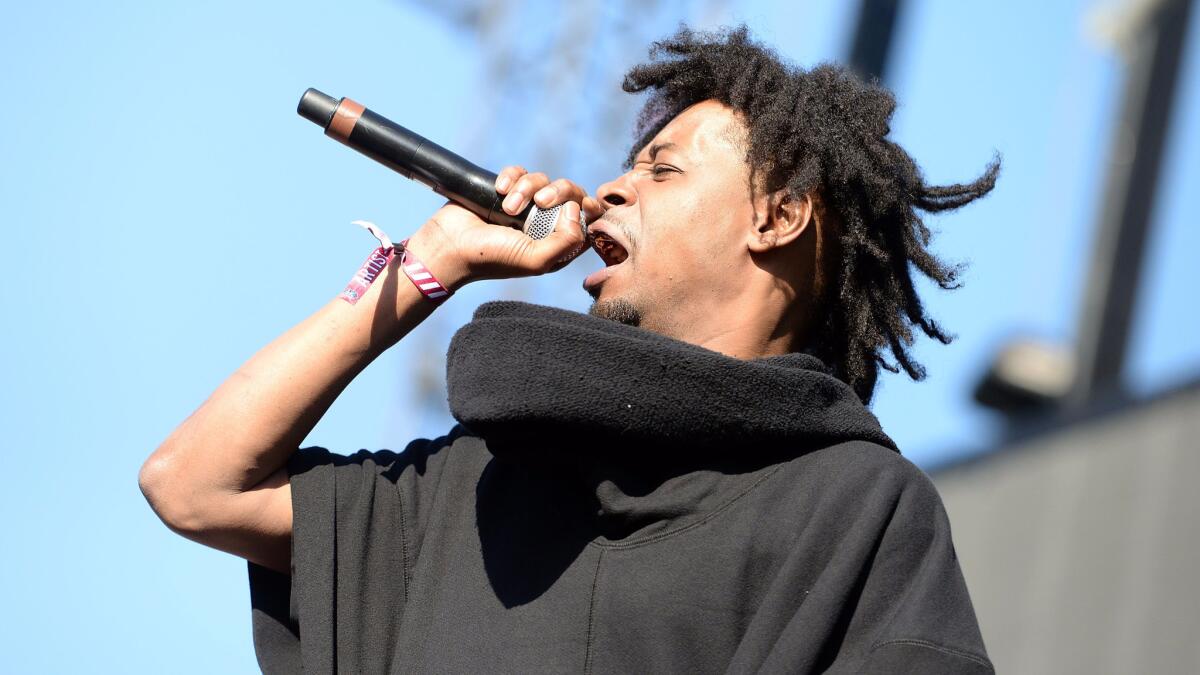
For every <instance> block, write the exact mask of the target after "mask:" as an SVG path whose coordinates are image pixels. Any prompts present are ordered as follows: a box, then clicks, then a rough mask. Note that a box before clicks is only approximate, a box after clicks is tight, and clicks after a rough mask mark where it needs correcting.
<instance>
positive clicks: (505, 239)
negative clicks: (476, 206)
mask: <svg viewBox="0 0 1200 675" xmlns="http://www.w3.org/2000/svg"><path fill="white" fill-rule="evenodd" d="M500 175H501V180H503V178H504V177H505V176H507V177H508V178H509V179H510V180H512V181H513V185H512V187H511V188H509V189H502V190H501V192H504V193H509V192H510V191H511V192H518V191H519V192H521V193H522V194H523V197H524V199H529V198H530V197H531V196H533V195H534V193H535V192H536V191H538V190H539V189H540V188H544V187H546V186H547V184H549V181H548V180H547V179H546V177H545V176H544V175H542V174H526V173H525V171H524V170H523V169H520V168H518V167H509V168H507V169H505V170H504V171H503V172H501V174H500ZM553 185H554V186H556V187H557V188H558V189H557V190H548V191H546V192H541V193H539V194H538V198H537V202H538V204H539V205H542V206H549V205H552V204H560V203H564V202H568V201H569V202H572V203H571V204H568V205H567V206H565V207H564V208H563V211H562V214H561V215H560V217H559V222H558V223H557V225H556V228H555V231H554V233H552V234H551V235H550V236H549V237H547V238H546V239H544V240H541V241H537V242H535V241H534V240H532V239H529V238H528V237H526V236H525V235H524V234H522V233H520V232H518V231H516V230H510V229H508V228H503V227H497V226H495V225H490V224H487V223H484V222H483V221H481V220H479V219H478V218H476V217H475V216H474V215H473V214H471V213H470V212H468V211H466V210H465V209H462V208H460V207H458V206H454V205H447V206H444V207H442V209H441V210H439V211H438V212H437V213H436V214H435V215H434V216H433V218H431V219H430V220H429V221H428V222H426V223H425V224H424V225H423V226H422V227H421V228H420V229H419V230H418V231H417V232H416V234H414V235H413V236H412V238H411V239H410V241H409V247H410V248H411V250H412V251H413V253H414V254H415V255H417V256H418V257H419V258H420V259H421V260H422V262H424V263H425V265H426V266H427V267H428V268H429V269H430V270H431V271H433V272H434V274H435V275H436V276H437V277H438V279H439V280H441V281H442V283H443V284H445V285H446V286H447V287H449V288H451V290H454V289H457V288H458V287H461V286H462V285H464V284H466V283H468V282H470V281H473V280H476V279H482V278H501V277H515V276H526V275H531V274H541V273H545V272H548V271H553V270H555V269H558V268H559V267H561V266H562V265H564V264H565V263H566V262H567V261H569V260H570V259H572V258H574V257H575V256H577V255H578V254H579V253H580V252H582V251H583V250H584V246H585V244H584V240H583V235H582V233H581V231H580V230H581V228H580V227H579V224H578V220H579V206H578V204H579V203H581V202H584V200H585V194H584V192H583V190H582V189H580V188H578V187H577V186H575V185H573V184H571V183H568V182H566V181H562V180H560V181H556V182H555V183H554V184H553ZM510 196H511V195H510ZM586 201H587V203H588V207H589V210H592V208H594V207H595V201H594V200H592V199H590V198H587V199H586ZM523 206H524V204H523V203H519V204H515V205H512V206H511V208H510V206H509V205H508V204H506V206H505V208H506V210H507V211H509V212H510V213H515V212H518V211H519V210H520V209H521V208H523ZM572 219H573V220H574V222H569V221H570V220H572ZM433 308H434V305H433V304H432V303H430V302H429V301H428V300H426V299H425V298H424V297H423V296H422V295H421V294H420V293H419V292H418V291H417V289H416V287H415V286H413V284H412V283H411V282H410V281H409V280H408V278H407V277H405V275H404V272H403V271H402V270H400V269H399V261H398V260H393V262H392V264H391V265H389V266H388V268H387V269H386V270H384V272H383V273H381V275H380V276H379V278H377V279H376V281H375V283H374V284H373V285H372V286H371V287H370V289H369V290H368V291H367V293H366V294H365V295H364V296H363V297H362V298H361V299H360V300H359V301H358V303H357V304H355V305H350V304H349V303H346V302H343V301H342V300H339V299H334V300H332V301H330V302H329V303H328V304H326V305H325V306H324V307H322V308H321V309H320V310H318V311H317V312H316V313H315V314H313V315H312V316H310V317H308V318H307V319H305V320H304V321H302V322H301V323H300V324H298V325H296V326H295V327H293V328H291V329H290V330H288V331H287V332H286V333H284V334H283V335H282V336H280V337H279V338H277V339H276V340H275V341H273V342H272V343H270V344H269V345H267V346H266V347H264V348H263V349H262V350H260V351H259V352H258V353H257V354H255V355H254V356H253V357H251V359H250V360H249V361H247V362H246V363H245V364H244V365H242V366H241V367H240V368H239V369H238V370H237V371H236V372H235V373H234V374H233V375H232V376H230V377H229V379H227V380H226V381H225V382H224V383H223V384H221V386H220V387H219V388H218V389H217V390H216V391H215V392H214V393H213V394H212V395H211V396H210V397H209V398H208V400H206V401H205V402H204V403H203V404H202V405H201V406H200V408H199V409H197V410H196V411H195V412H194V413H192V415H191V416H190V417H188V418H187V419H186V420H184V422H183V423H182V424H180V425H179V427H178V428H176V429H175V431H174V432H172V433H171V435H170V436H169V437H168V438H167V440H166V441H164V442H163V443H162V445H161V446H159V448H158V449H157V450H155V451H154V453H153V454H152V455H151V456H150V458H149V459H147V460H146V462H145V464H144V465H143V466H142V470H141V473H140V474H139V477H138V482H139V485H140V486H141V488H142V492H143V493H144V494H145V495H146V498H147V500H148V501H149V502H150V505H151V507H153V509H154V511H155V513H157V514H158V516H159V517H160V518H161V519H162V520H163V522H164V523H166V524H167V525H168V526H169V527H170V528H171V529H173V530H175V531H176V532H178V533H180V534H182V535H183V536H185V537H188V538H190V539H193V540H195V541H198V542H200V543H203V544H206V545H208V546H212V547H214V548H218V549H221V550H223V551H228V552H230V553H233V554H235V555H237V556H240V557H243V558H246V559H248V560H251V561H253V562H256V563H259V564H261V565H264V566H266V567H269V568H272V569H275V570H278V571H282V572H287V571H288V569H289V567H290V555H291V553H290V548H291V546H290V542H291V533H292V502H291V491H290V486H289V483H288V475H287V470H286V468H285V467H286V463H287V460H288V457H290V456H291V454H292V453H293V452H294V451H295V450H296V448H297V447H298V446H299V444H300V443H301V441H303V439H304V438H305V437H306V436H307V435H308V433H309V432H310V431H311V430H312V428H313V427H314V426H315V425H316V423H317V421H318V420H320V419H321V416H322V415H324V414H325V411H326V410H328V409H329V406H330V405H332V403H333V401H334V399H336V398H337V397H338V395H339V394H340V393H341V392H342V390H343V389H345V387H346V385H348V384H349V383H350V381H351V380H353V379H354V377H355V376H356V375H358V373H359V372H360V371H361V370H362V369H363V368H365V367H366V366H367V364H369V363H371V361H373V360H374V359H375V358H376V357H377V356H379V355H380V354H382V353H383V352H384V351H385V350H386V349H387V348H388V347H391V346H392V345H393V344H395V343H396V342H398V341H399V340H400V339H401V338H403V337H404V336H405V335H407V334H408V332H409V331H411V330H412V329H413V328H414V327H416V326H417V325H418V324H420V323H421V321H423V320H424V319H425V318H426V317H427V316H429V314H430V313H431V312H432V311H433Z"/></svg>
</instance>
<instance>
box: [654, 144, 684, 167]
mask: <svg viewBox="0 0 1200 675" xmlns="http://www.w3.org/2000/svg"><path fill="white" fill-rule="evenodd" d="M678 149H679V146H678V145H676V144H674V143H672V142H670V141H667V142H665V143H654V144H652V145H651V146H650V160H649V161H651V162H653V161H654V158H655V157H656V156H658V153H659V152H661V151H663V150H678Z"/></svg>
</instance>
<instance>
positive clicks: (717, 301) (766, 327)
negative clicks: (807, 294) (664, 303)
mask: <svg viewBox="0 0 1200 675" xmlns="http://www.w3.org/2000/svg"><path fill="white" fill-rule="evenodd" d="M796 297H797V295H796V291H795V290H794V289H793V288H792V287H791V286H790V285H788V284H787V283H785V282H783V281H781V280H780V279H779V277H776V276H774V275H772V274H758V275H750V282H749V283H746V284H743V285H742V286H740V287H739V288H738V289H737V291H736V293H734V294H733V295H731V296H728V297H720V298H714V299H713V300H712V301H711V302H709V303H706V304H697V303H695V302H694V301H689V302H687V303H678V304H677V305H676V308H678V307H680V306H688V307H691V308H693V309H692V311H689V312H687V313H679V312H678V311H676V312H674V313H673V315H672V316H671V318H670V320H669V322H667V323H663V324H658V323H655V322H644V323H643V324H642V327H643V328H645V329H647V330H651V331H654V332H656V333H659V334H662V335H666V336H668V337H671V338H675V339H676V340H682V341H684V342H688V343H691V344H694V345H697V346H699V347H704V348H705V349H710V350H712V351H714V352H718V353H720V354H724V355H726V356H731V357H733V358H736V359H742V360H749V359H757V358H762V357H766V356H778V355H781V354H788V353H791V352H793V351H796V349H797V348H798V346H800V345H802V344H804V333H805V330H804V329H805V328H806V324H807V321H806V320H805V317H806V316H807V314H806V313H807V303H806V302H797V301H796Z"/></svg>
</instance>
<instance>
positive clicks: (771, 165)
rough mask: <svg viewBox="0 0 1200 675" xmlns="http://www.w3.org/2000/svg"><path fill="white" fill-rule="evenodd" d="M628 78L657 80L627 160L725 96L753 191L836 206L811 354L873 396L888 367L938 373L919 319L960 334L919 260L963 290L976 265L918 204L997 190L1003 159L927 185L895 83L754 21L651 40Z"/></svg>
mask: <svg viewBox="0 0 1200 675" xmlns="http://www.w3.org/2000/svg"><path fill="white" fill-rule="evenodd" d="M622 88H623V89H624V90H625V91H627V92H629V93H636V92H642V91H645V90H652V93H651V96H650V98H649V100H647V101H646V104H645V106H644V107H643V108H642V111H641V114H640V115H639V117H638V123H637V127H636V131H635V142H634V145H633V147H632V149H631V150H630V153H629V157H628V159H627V160H626V167H627V168H628V167H630V166H632V165H633V162H634V158H635V157H636V155H637V153H638V152H639V150H640V149H641V148H642V147H643V146H645V145H646V144H647V143H649V142H650V141H651V140H652V139H653V138H654V136H655V135H656V134H657V133H658V132H659V131H661V130H662V128H663V127H664V126H666V124H667V123H668V122H669V121H670V120H671V118H673V117H674V116H675V115H677V114H678V113H680V112H681V111H683V109H685V108H687V107H688V106H690V105H692V104H694V103H698V102H700V101H704V100H709V99H714V100H717V101H720V102H721V103H724V104H725V105H727V106H729V107H730V108H732V109H733V110H734V111H736V112H737V113H740V117H741V119H742V120H743V121H744V122H745V123H746V126H747V131H748V135H747V140H748V142H747V148H746V152H747V156H746V159H747V162H748V163H749V166H750V169H751V177H752V180H751V186H752V189H753V187H754V186H756V185H757V186H761V187H762V188H763V189H765V190H767V191H770V192H773V191H776V190H780V189H783V188H784V187H786V188H787V190H788V191H789V193H790V194H791V195H793V196H794V197H796V198H803V197H804V196H811V197H815V199H816V201H817V204H818V206H819V208H820V209H821V211H823V212H825V213H826V214H829V215H832V216H833V218H826V221H827V224H828V225H829V227H828V230H829V231H828V232H826V231H823V235H824V236H825V237H827V238H832V242H831V243H833V244H834V245H832V246H829V247H827V248H826V247H823V248H825V250H824V251H823V252H822V257H826V258H829V259H828V260H822V261H821V264H820V265H819V267H820V268H821V270H823V271H824V272H823V273H822V272H819V273H818V277H819V278H820V277H822V276H824V277H827V278H825V279H822V280H821V281H822V283H821V284H820V285H819V287H818V292H819V293H820V295H821V297H819V298H818V299H817V302H816V307H817V308H818V309H816V310H815V311H814V312H813V313H812V320H811V325H810V326H809V327H808V333H807V336H808V337H807V344H805V345H804V346H803V347H802V348H801V351H805V352H808V353H811V354H813V355H814V356H817V357H819V358H821V360H822V361H824V362H825V363H826V364H827V365H828V366H829V367H830V368H831V369H832V371H833V374H834V375H835V376H836V377H838V378H839V379H841V380H842V381H844V382H846V383H847V384H849V385H850V386H851V387H852V388H853V389H854V391H855V392H856V393H857V394H858V396H859V398H860V399H862V401H863V402H864V403H869V402H870V400H871V397H872V395H873V394H874V391H875V384H876V380H877V379H878V375H879V367H880V366H882V367H883V368H885V369H887V370H889V371H891V372H893V373H896V372H899V371H900V368H903V369H904V371H905V372H906V373H907V374H908V375H909V377H911V378H913V379H914V380H922V379H924V378H925V368H924V367H923V366H922V365H921V364H920V363H918V362H917V361H915V360H914V358H913V356H912V354H910V353H909V349H908V348H909V346H911V345H912V343H913V340H914V331H913V326H914V325H915V326H919V327H920V328H921V330H922V331H923V332H924V333H925V334H926V335H928V336H929V337H932V338H934V339H936V340H938V341H939V342H941V343H942V344H949V343H950V342H951V340H952V339H953V336H952V335H950V334H947V333H946V332H945V331H944V330H943V329H942V328H941V326H939V325H938V324H937V323H936V322H935V321H933V319H931V318H929V317H928V316H927V315H926V313H925V309H924V307H923V306H922V305H921V300H920V298H919V297H918V296H917V292H916V289H915V288H914V286H913V277H912V274H911V271H910V267H916V269H917V270H919V271H920V272H921V273H922V274H924V275H925V276H926V277H928V278H930V279H931V280H933V281H934V282H936V283H937V285H938V286H940V287H941V288H943V289H954V288H958V287H959V286H960V285H961V283H960V282H959V276H960V274H961V272H962V271H963V267H964V266H963V265H962V264H961V263H960V264H953V265H951V264H947V263H945V262H943V261H941V260H939V259H938V258H937V257H935V256H934V255H933V254H932V253H930V251H929V248H928V247H929V243H930V239H931V233H930V230H929V228H928V227H926V226H925V224H924V223H923V222H922V221H921V217H920V216H919V215H917V211H918V210H919V211H925V212H939V211H948V210H951V209H956V208H958V207H960V206H963V205H965V204H967V203H969V202H972V201H974V200H975V199H978V198H979V197H982V196H983V195H985V194H987V193H988V192H989V191H991V189H992V187H994V186H995V184H996V177H997V175H998V174H999V171H1000V159H999V157H998V156H997V157H994V158H993V159H992V161H991V163H990V164H989V165H988V167H987V169H986V170H985V171H984V173H983V175H982V176H980V177H979V178H978V179H977V180H975V181H973V182H970V183H963V184H956V185H944V186H939V185H928V184H926V183H925V181H924V179H923V178H922V176H921V171H920V169H919V168H918V167H917V165H916V162H914V161H913V159H912V157H910V156H909V155H908V153H907V152H905V150H904V149H903V148H901V147H900V146H899V145H897V144H896V143H894V142H893V141H891V140H890V139H888V138H887V135H888V133H889V131H890V127H889V122H890V120H891V117H892V112H893V111H894V110H895V108H896V101H895V98H894V97H893V96H892V94H891V93H890V92H889V91H887V90H886V89H884V88H883V87H882V86H880V85H879V84H878V83H877V82H866V81H863V80H862V79H860V78H858V77H857V76H855V75H854V74H853V73H851V72H850V71H848V70H847V69H845V68H844V67H842V66H839V65H836V64H832V63H823V64H820V65H818V66H816V67H814V68H812V69H810V70H805V69H801V68H796V67H794V66H791V65H789V64H787V63H785V62H783V61H782V60H781V59H780V57H779V56H778V55H777V54H776V53H775V52H774V51H773V50H771V49H769V48H767V47H764V46H762V45H760V44H758V43H756V42H754V41H752V40H751V39H750V37H749V31H748V30H747V28H746V27H745V26H744V25H743V26H740V27H737V28H734V29H727V30H723V31H719V32H713V33H704V32H694V31H692V30H690V29H688V28H687V27H686V26H681V27H680V29H679V31H678V32H677V33H676V34H675V35H674V36H673V37H670V38H668V39H665V40H661V41H658V42H655V43H654V44H653V45H652V46H651V48H650V60H649V62H647V63H643V64H640V65H637V66H634V67H633V68H632V69H631V70H630V71H629V72H628V73H627V74H626V75H625V79H624V82H623V84H622ZM819 212H820V211H819ZM829 221H832V222H829ZM820 286H823V288H820ZM885 350H890V351H891V354H892V356H893V358H894V359H895V361H896V364H891V363H889V362H888V361H887V360H886V359H885V357H884V352H885Z"/></svg>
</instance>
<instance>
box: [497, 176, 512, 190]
mask: <svg viewBox="0 0 1200 675" xmlns="http://www.w3.org/2000/svg"><path fill="white" fill-rule="evenodd" d="M510 185H512V179H511V178H509V177H508V176H500V180H498V181H496V192H504V191H505V190H507V189H508V186H510Z"/></svg>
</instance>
